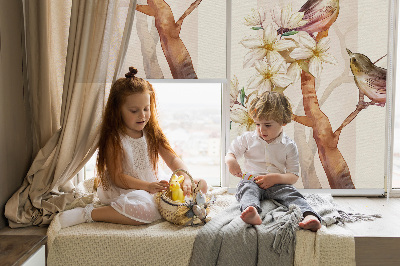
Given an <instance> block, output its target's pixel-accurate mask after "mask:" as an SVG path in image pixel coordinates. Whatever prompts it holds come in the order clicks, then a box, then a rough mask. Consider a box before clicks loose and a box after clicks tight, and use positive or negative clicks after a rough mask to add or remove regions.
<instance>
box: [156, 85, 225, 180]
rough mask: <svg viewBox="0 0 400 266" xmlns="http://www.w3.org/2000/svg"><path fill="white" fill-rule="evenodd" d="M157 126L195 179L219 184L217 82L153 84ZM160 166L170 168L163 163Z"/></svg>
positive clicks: (219, 91) (219, 111) (219, 109)
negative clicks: (157, 115) (157, 119)
mask: <svg viewBox="0 0 400 266" xmlns="http://www.w3.org/2000/svg"><path fill="white" fill-rule="evenodd" d="M152 84H153V86H154V88H155V91H156V95H157V108H158V112H159V119H160V126H161V128H162V129H163V131H164V133H165V135H166V136H167V138H168V140H169V141H170V143H171V145H172V148H173V149H174V150H175V152H176V153H177V154H178V156H179V157H180V158H181V159H182V160H183V161H184V162H185V164H186V165H187V167H188V168H189V171H190V174H191V175H192V176H193V177H194V178H203V179H205V180H206V181H207V183H208V185H211V186H220V185H221V174H220V173H221V91H222V90H221V88H222V84H220V83H197V84H193V83H173V84H172V83H154V82H152ZM161 169H163V170H164V171H165V172H167V173H168V175H169V174H170V173H171V171H170V170H169V169H168V168H167V167H166V166H165V165H162V167H161Z"/></svg>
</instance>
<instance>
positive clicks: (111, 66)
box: [5, 0, 136, 228]
mask: <svg viewBox="0 0 400 266" xmlns="http://www.w3.org/2000/svg"><path fill="white" fill-rule="evenodd" d="M61 2H62V1H61ZM135 7H136V1H135V0H132V1H129V0H119V1H118V0H107V1H106V0H73V1H72V6H71V19H70V26H69V28H70V30H69V37H68V49H67V58H66V65H65V75H64V86H63V93H62V106H61V115H60V126H61V127H60V129H58V130H57V131H56V132H55V133H54V134H53V135H52V136H51V137H50V139H49V140H48V141H47V143H46V144H45V145H44V147H43V148H42V149H40V150H39V152H38V154H37V156H36V158H35V160H34V162H33V163H32V166H31V168H30V170H29V171H28V173H27V175H26V177H25V179H24V181H23V184H22V186H21V187H20V188H19V190H18V191H17V192H16V193H14V195H13V196H12V197H11V198H10V199H9V201H8V202H7V204H6V206H5V216H6V217H7V218H8V220H9V226H10V227H12V228H17V227H25V226H29V225H47V224H49V223H50V222H51V220H52V218H53V217H54V215H55V214H56V213H57V212H59V211H62V210H63V209H64V208H65V206H66V205H67V204H68V203H71V202H72V201H73V199H74V194H73V191H71V190H67V191H65V190H66V187H67V186H66V184H67V182H68V181H69V180H70V179H71V178H72V177H73V176H74V175H76V174H77V173H78V172H79V171H80V169H81V168H82V167H83V166H84V165H85V164H86V162H87V161H88V160H89V159H90V157H91V156H92V155H93V153H94V151H95V149H96V148H97V142H98V138H99V126H100V123H101V118H102V112H103V109H104V105H105V103H106V98H107V97H108V94H107V88H109V86H110V84H111V81H112V79H113V77H114V76H115V73H118V72H119V69H118V68H119V66H120V65H121V63H119V62H120V61H121V60H123V55H124V54H125V51H124V50H125V49H126V44H125V43H122V42H123V41H127V40H129V37H128V38H126V37H125V38H124V34H129V31H128V30H124V29H125V28H130V27H131V24H132V21H133V12H134V10H135ZM128 9H129V10H128ZM28 23H29V21H28V22H27V23H26V24H28ZM43 30H44V31H45V30H46V29H43ZM42 35H46V34H45V33H42ZM43 41H46V38H43ZM27 49H30V47H27ZM48 52H50V51H48ZM31 53H34V51H31ZM38 75H40V73H38ZM52 88H53V87H52V86H49V89H50V90H51V89H52ZM39 119H43V118H42V117H40V118H39Z"/></svg>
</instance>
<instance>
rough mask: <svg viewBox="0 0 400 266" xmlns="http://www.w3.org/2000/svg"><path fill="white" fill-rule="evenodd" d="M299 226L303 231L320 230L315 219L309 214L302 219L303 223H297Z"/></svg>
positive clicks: (319, 225) (318, 223)
mask: <svg viewBox="0 0 400 266" xmlns="http://www.w3.org/2000/svg"><path fill="white" fill-rule="evenodd" d="M299 226H300V227H301V228H303V229H306V230H310V231H313V232H317V231H318V229H320V228H321V223H320V222H319V220H318V218H317V217H315V216H314V215H311V214H310V215H307V216H306V217H304V219H303V221H301V222H300V223H299Z"/></svg>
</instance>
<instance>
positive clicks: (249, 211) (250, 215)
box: [240, 206, 262, 225]
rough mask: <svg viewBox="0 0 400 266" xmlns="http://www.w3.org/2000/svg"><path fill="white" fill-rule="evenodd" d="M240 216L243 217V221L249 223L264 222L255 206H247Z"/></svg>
mask: <svg viewBox="0 0 400 266" xmlns="http://www.w3.org/2000/svg"><path fill="white" fill-rule="evenodd" d="M240 218H242V220H243V222H245V223H247V224H253V225H258V224H261V223H262V220H261V217H260V215H259V214H258V212H257V209H256V208H255V207H253V206H249V207H247V208H246V209H245V210H244V211H243V212H242V215H240Z"/></svg>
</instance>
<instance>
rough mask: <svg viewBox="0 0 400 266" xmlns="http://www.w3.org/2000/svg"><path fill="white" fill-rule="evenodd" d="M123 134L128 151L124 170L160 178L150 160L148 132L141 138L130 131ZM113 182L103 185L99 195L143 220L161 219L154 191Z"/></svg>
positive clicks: (143, 177) (150, 178) (146, 177)
mask: <svg viewBox="0 0 400 266" xmlns="http://www.w3.org/2000/svg"><path fill="white" fill-rule="evenodd" d="M120 137H121V144H122V148H123V149H124V152H125V153H124V158H123V162H122V170H123V172H124V174H126V175H129V176H132V177H136V178H138V179H141V180H144V181H148V182H157V181H158V180H157V177H156V176H155V174H154V171H153V169H152V166H151V163H150V158H149V155H148V151H147V141H146V137H145V136H144V134H143V136H142V137H141V138H139V139H134V138H131V137H129V136H127V135H124V136H122V135H121V136H120ZM109 183H110V187H109V188H108V189H107V190H105V189H104V188H103V187H101V186H100V187H99V188H98V190H97V194H98V196H99V199H100V201H101V202H102V203H103V204H107V205H111V207H113V208H114V209H115V210H116V211H117V212H119V213H121V214H122V215H125V216H126V217H128V218H131V219H133V220H136V221H139V222H142V223H151V222H153V221H155V220H158V219H161V215H160V213H159V211H158V209H157V205H156V203H155V201H154V194H150V193H149V192H147V191H145V190H136V189H122V188H119V187H117V186H115V185H114V184H112V182H111V180H110V182H109Z"/></svg>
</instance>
